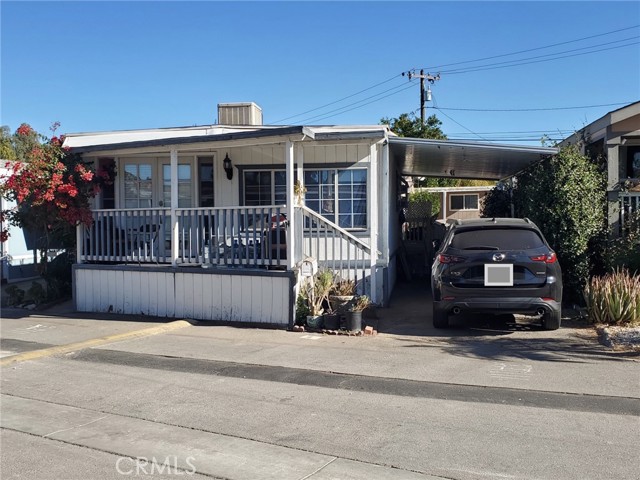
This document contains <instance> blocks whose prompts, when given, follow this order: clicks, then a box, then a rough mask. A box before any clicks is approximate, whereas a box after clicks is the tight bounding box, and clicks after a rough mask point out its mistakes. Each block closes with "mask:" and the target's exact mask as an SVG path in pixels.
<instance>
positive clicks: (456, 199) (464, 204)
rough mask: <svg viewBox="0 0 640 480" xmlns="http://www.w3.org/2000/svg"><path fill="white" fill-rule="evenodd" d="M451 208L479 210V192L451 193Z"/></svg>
mask: <svg viewBox="0 0 640 480" xmlns="http://www.w3.org/2000/svg"><path fill="white" fill-rule="evenodd" d="M449 208H450V209H451V210H478V194H477V193H470V194H466V195H450V196H449Z"/></svg>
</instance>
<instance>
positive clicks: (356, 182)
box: [243, 168, 367, 228]
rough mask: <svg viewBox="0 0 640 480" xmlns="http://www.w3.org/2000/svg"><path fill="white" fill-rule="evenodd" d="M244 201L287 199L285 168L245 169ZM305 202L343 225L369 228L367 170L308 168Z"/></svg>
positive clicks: (267, 202) (254, 203)
mask: <svg viewBox="0 0 640 480" xmlns="http://www.w3.org/2000/svg"><path fill="white" fill-rule="evenodd" d="M243 175H244V204H245V205H246V206H257V205H284V204H286V203H287V178H286V171H285V170H254V171H251V170H246V171H245V172H244V174H243ZM304 186H305V187H306V189H307V193H306V194H305V203H306V205H307V207H309V208H310V209H312V210H314V211H316V212H318V213H319V214H320V215H322V216H324V217H326V218H327V219H328V220H330V221H332V222H334V223H337V224H338V225H340V226H341V227H342V228H367V170H366V169H364V168H353V169H344V170H338V169H326V170H305V171H304Z"/></svg>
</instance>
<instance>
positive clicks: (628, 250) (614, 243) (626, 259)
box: [606, 212, 640, 274]
mask: <svg viewBox="0 0 640 480" xmlns="http://www.w3.org/2000/svg"><path fill="white" fill-rule="evenodd" d="M624 228H625V232H624V234H623V236H621V237H618V238H614V239H612V240H611V241H610V242H609V245H608V248H607V255H606V259H607V266H608V269H609V270H610V271H613V270H615V269H617V268H627V269H629V271H631V272H635V273H636V274H640V212H635V213H634V214H632V215H631V216H630V218H629V220H628V222H627V223H626V224H625V226H624Z"/></svg>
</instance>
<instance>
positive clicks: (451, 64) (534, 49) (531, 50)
mask: <svg viewBox="0 0 640 480" xmlns="http://www.w3.org/2000/svg"><path fill="white" fill-rule="evenodd" d="M639 27H640V25H633V26H631V27H626V28H620V29H618V30H612V31H610V32H605V33H599V34H597V35H590V36H588V37H582V38H577V39H575V40H568V41H566V42H559V43H553V44H551V45H545V46H543V47H536V48H529V49H526V50H519V51H517V52H511V53H503V54H500V55H493V56H490V57H484V58H477V59H475V60H465V61H462V62H455V63H445V64H443V65H436V66H433V67H424V69H425V70H437V69H440V68H443V67H451V66H454V65H462V64H465V63H475V62H482V61H484V60H493V59H494V58H502V57H509V56H511V55H518V54H520V53H529V52H535V51H536V50H544V49H546V48H552V47H558V46H560V45H567V44H569V43H576V42H581V41H583V40H590V39H592V38H597V37H603V36H605V35H611V34H614V33H618V32H624V31H626V30H632V29H634V28H639Z"/></svg>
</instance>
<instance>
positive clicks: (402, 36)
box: [0, 1, 640, 144]
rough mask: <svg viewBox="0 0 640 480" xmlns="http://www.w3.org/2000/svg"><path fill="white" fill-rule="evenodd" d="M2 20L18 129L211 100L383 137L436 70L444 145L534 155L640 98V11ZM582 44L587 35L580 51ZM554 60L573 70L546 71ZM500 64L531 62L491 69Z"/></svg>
mask: <svg viewBox="0 0 640 480" xmlns="http://www.w3.org/2000/svg"><path fill="white" fill-rule="evenodd" d="M0 8H1V11H0V15H1V27H2V33H1V35H2V37H1V40H2V47H1V48H2V50H1V54H2V58H1V67H2V73H1V81H2V84H1V100H2V106H1V110H0V113H1V123H2V124H3V125H8V126H9V127H10V128H11V129H12V130H15V128H17V127H18V126H19V125H20V123H22V122H27V123H30V124H31V125H32V126H33V127H34V128H36V129H37V130H39V131H41V132H44V133H47V132H48V127H49V125H51V124H52V123H53V122H54V121H59V122H61V124H62V126H61V128H60V133H68V132H81V131H98V130H122V129H135V128H153V127H170V126H181V125H202V124H210V123H215V121H216V105H217V104H218V103H225V102H241V101H254V102H256V103H257V104H258V105H260V106H261V107H262V109H263V113H264V122H265V123H267V124H272V123H278V124H377V123H379V121H380V119H381V118H382V117H395V116H398V115H400V114H401V113H403V112H417V113H418V114H419V105H420V102H419V86H418V81H417V80H413V81H409V80H408V79H407V77H402V76H401V72H403V71H408V70H410V69H412V68H417V69H419V68H425V69H426V72H429V73H432V74H435V73H437V72H441V78H440V80H439V81H438V82H436V83H435V84H434V85H432V87H431V90H432V92H433V101H432V102H428V103H427V114H432V113H436V114H437V116H438V117H439V118H440V119H441V120H442V121H443V130H444V131H445V133H446V134H447V135H449V136H450V137H451V138H465V139H476V140H480V139H486V140H494V139H496V140H500V141H502V142H503V143H504V142H506V141H510V140H514V141H516V143H523V144H539V137H540V136H541V135H542V133H543V132H547V133H548V134H549V135H550V136H551V137H555V138H557V137H563V136H566V135H565V134H568V133H569V132H571V131H572V130H575V129H579V128H581V127H582V126H584V125H585V124H586V123H589V122H591V121H593V120H596V119H597V118H599V117H600V116H602V115H604V114H605V113H607V112H608V111H610V110H614V109H616V108H619V106H621V105H608V104H617V103H620V102H633V101H637V100H639V99H640V45H639V44H638V42H640V2H517V1H514V2H455V1H451V2H429V3H427V2H370V1H362V2H192V3H190V2H180V3H178V2H136V3H130V2H28V1H27V2H10V1H2V2H1V4H0ZM623 29H624V30H623ZM616 30H619V31H618V32H615V33H610V32H614V31H616ZM585 37H593V38H590V39H586V40H580V41H574V40H578V39H582V38H585ZM564 42H567V43H564ZM560 43H564V44H562V45H557V46H555V47H553V48H540V47H545V46H548V45H552V44H560ZM625 45H626V46H625ZM523 50H530V51H528V52H524V53H519V54H516V55H509V56H502V57H498V58H493V59H487V60H483V61H479V62H474V63H461V64H459V65H450V66H444V65H449V64H455V63H459V62H465V61H468V60H476V59H482V58H487V57H494V56H498V55H504V54H510V53H513V52H518V51H523ZM594 50H601V51H599V52H595V53H589V54H585V55H577V54H581V53H586V52H593V51H594ZM550 54H556V56H562V57H565V58H559V59H555V60H552V61H540V60H548V59H549V58H552V57H548V56H546V57H542V56H543V55H550ZM533 57H537V58H533ZM505 61H518V63H524V62H536V63H529V64H526V65H519V66H508V67H507V68H496V67H502V66H503V65H495V64H497V63H498V62H505ZM470 67H476V68H480V67H481V68H483V69H482V70H477V69H476V71H473V68H470ZM456 69H457V71H455V70H456ZM460 69H462V70H460ZM451 70H454V71H451ZM375 85H377V86H375ZM370 87H373V88H370ZM365 89H366V90H365ZM363 90H364V91H363ZM358 92H360V93H358ZM354 94H355V95H354ZM345 97H348V98H346V99H345ZM343 99H344V100H343ZM334 102H335V103H334ZM603 104H607V106H602V107H591V108H580V109H567V110H565V109H562V110H543V111H510V112H495V111H493V112H492V111H487V110H496V109H540V108H545V109H558V108H562V107H574V106H590V105H603ZM323 106H325V107H324V108H319V107H323ZM434 107H438V108H441V109H442V110H437V109H435V108H434ZM449 109H477V110H481V111H469V110H449ZM304 112H308V113H304ZM472 132H473V133H472Z"/></svg>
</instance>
